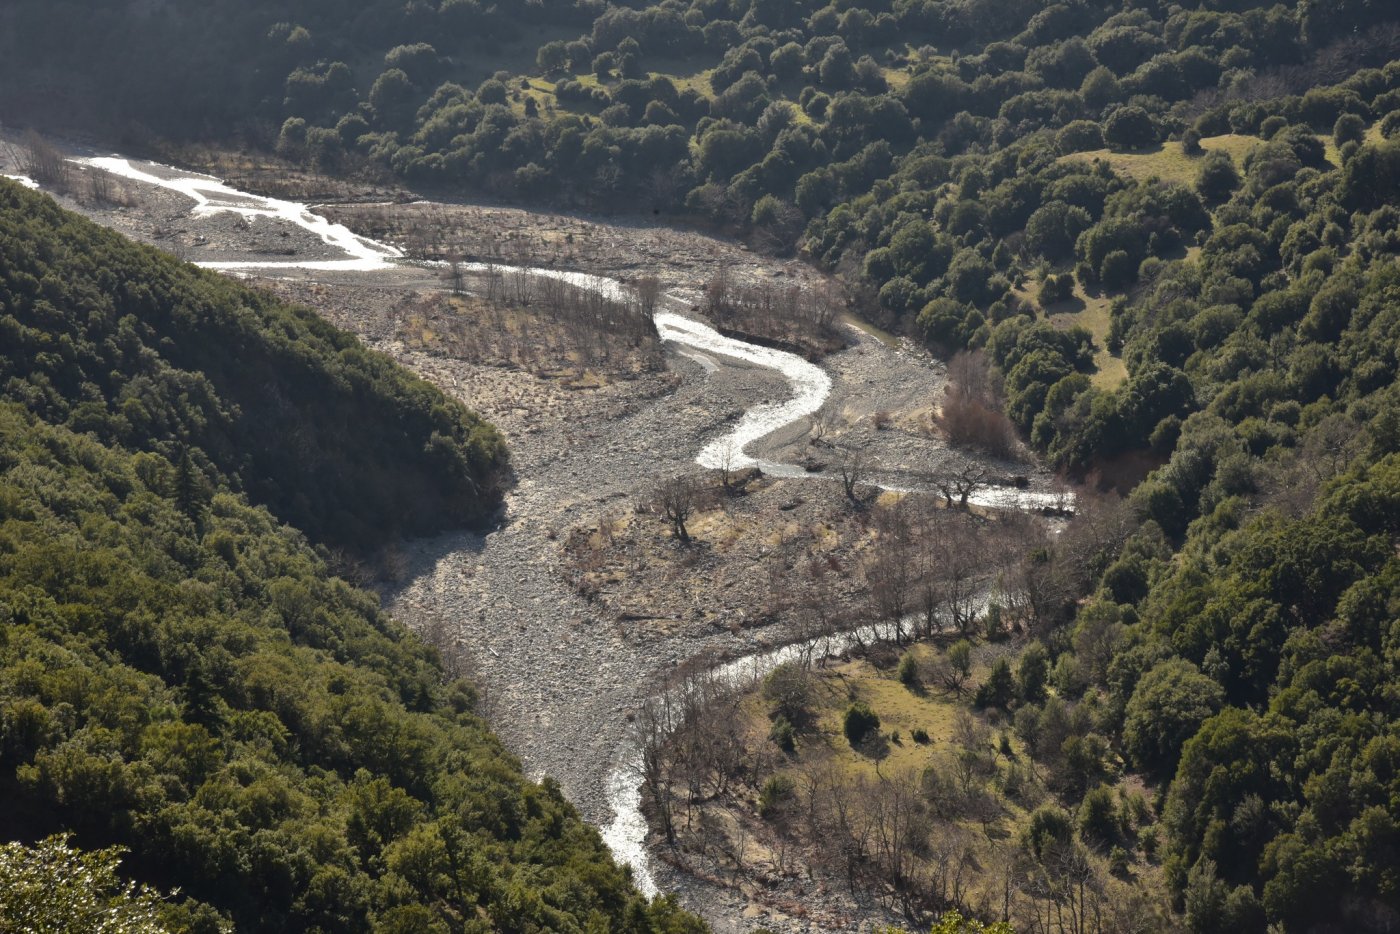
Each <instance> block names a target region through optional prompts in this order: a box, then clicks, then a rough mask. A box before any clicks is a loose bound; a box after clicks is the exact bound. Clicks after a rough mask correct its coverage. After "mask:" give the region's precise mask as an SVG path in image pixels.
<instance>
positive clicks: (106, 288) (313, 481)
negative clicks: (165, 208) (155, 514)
mask: <svg viewBox="0 0 1400 934" xmlns="http://www.w3.org/2000/svg"><path fill="white" fill-rule="evenodd" d="M0 346H3V348H4V355H3V357H0V397H3V398H5V399H10V400H14V401H17V402H20V403H22V404H23V405H25V406H26V407H27V408H29V409H30V410H31V411H32V412H34V413H35V414H36V415H39V416H40V417H41V418H43V419H44V420H45V421H48V422H51V423H54V424H62V425H66V426H68V427H70V428H72V429H74V430H75V431H79V432H87V433H91V434H93V435H94V436H95V437H96V438H98V439H99V440H101V441H103V442H105V443H107V444H111V445H116V446H120V447H125V448H127V449H130V450H144V451H151V452H154V453H158V454H161V455H162V456H164V457H166V458H167V459H170V460H172V461H173V462H177V463H180V464H181V465H182V467H181V469H182V470H183V471H185V472H186V473H188V474H190V475H191V477H192V479H193V481H194V483H195V485H196V486H201V485H204V484H207V483H216V484H223V483H226V484H228V485H230V486H231V487H232V488H234V489H237V490H241V491H244V492H246V493H247V495H248V497H249V498H250V499H251V500H253V501H254V502H257V503H260V504H263V505H266V506H267V507H268V508H269V509H271V510H272V512H273V513H275V514H276V515H277V516H278V517H279V518H280V519H282V520H283V521H285V522H288V523H289V524H291V525H294V526H296V527H297V528H299V529H301V530H302V531H304V532H306V533H307V534H308V535H309V536H310V537H311V538H312V539H313V540H315V541H317V542H322V543H325V544H328V545H332V546H338V547H343V548H352V549H365V548H372V547H374V546H376V545H379V544H382V543H383V542H384V541H385V540H386V539H388V538H391V537H392V536H394V535H398V534H425V533H429V532H433V531H436V530H438V529H441V528H446V527H451V526H460V525H463V524H468V523H472V522H475V521H479V520H481V519H482V518H484V517H486V516H488V515H490V514H492V513H493V512H494V511H495V510H496V508H497V507H498V505H499V502H500V499H499V497H500V484H501V481H502V478H503V474H504V471H505V470H506V451H505V445H504V443H503V442H502V440H501V438H500V437H499V435H497V433H496V432H495V430H494V429H493V428H492V427H491V426H490V425H488V424H486V423H485V422H483V421H481V420H480V419H479V418H477V417H476V416H475V415H473V414H471V413H470V412H467V411H465V410H464V409H462V408H461V407H460V406H457V405H452V404H449V403H448V402H447V400H446V399H445V398H444V397H443V396H442V394H441V393H440V392H438V391H437V390H436V389H434V388H432V387H431V386H429V385H428V384H427V383H425V382H424V381H422V380H420V379H417V378H415V377H413V376H411V375H410V374H409V373H407V372H406V371H404V370H403V369H401V368H399V367H397V366H395V365H394V364H393V363H392V362H391V361H390V360H389V359H388V358H387V357H385V356H383V355H380V354H376V353H372V352H370V351H368V350H366V349H365V348H364V347H363V345H361V344H360V342H359V341H358V340H357V339H356V338H354V337H352V336H351V335H349V334H346V333H343V332H340V331H338V330H336V329H335V328H333V327H331V326H330V325H328V324H326V323H325V322H324V321H322V320H321V319H320V318H319V317H317V316H316V315H315V313H313V312H311V311H310V310H308V309H298V308H293V307H289V306H286V305H282V304H280V303H278V302H276V301H273V300H271V299H269V298H268V297H266V296H265V295H262V294H259V293H257V292H254V291H251V290H249V289H247V288H245V287H242V286H239V285H237V284H235V283H233V282H231V281H230V280H228V279H226V278H224V277H221V276H218V275H215V274H212V273H205V272H200V271H198V270H196V269H194V268H193V267H191V266H188V265H186V264H182V263H179V262H177V261H175V260H174V259H172V258H171V257H169V256H165V255H163V254H161V253H159V252H157V251H155V250H152V249H149V248H145V247H141V246H137V245H136V244H133V243H131V242H129V241H127V240H126V239H124V238H123V237H121V236H120V235H118V234H114V233H112V232H110V231H106V230H103V229H101V228H99V227H97V226H96V225H94V224H91V223H88V222H87V221H84V220H82V219H81V218H79V217H77V216H76V215H72V214H68V213H65V212H64V211H62V210H61V209H60V208H59V207H58V206H57V205H56V204H55V203H54V202H53V201H52V199H49V198H47V197H44V196H42V195H37V194H35V193H33V192H30V191H27V190H25V189H23V188H22V187H20V186H19V185H17V184H14V183H12V182H0Z"/></svg>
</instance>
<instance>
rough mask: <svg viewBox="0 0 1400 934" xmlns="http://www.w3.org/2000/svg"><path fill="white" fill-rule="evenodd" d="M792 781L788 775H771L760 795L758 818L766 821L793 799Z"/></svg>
mask: <svg viewBox="0 0 1400 934" xmlns="http://www.w3.org/2000/svg"><path fill="white" fill-rule="evenodd" d="M794 787H795V786H794V785H793V783H792V779H790V778H788V777H787V776H786V775H770V776H768V780H767V781H766V782H764V783H763V788H762V789H760V790H759V793H758V816H759V817H762V818H763V819H764V820H767V819H768V818H770V817H772V816H773V815H774V814H775V813H777V810H778V807H779V806H780V805H781V804H782V803H783V802H784V801H786V800H788V799H789V798H791V797H792V792H793V789H794Z"/></svg>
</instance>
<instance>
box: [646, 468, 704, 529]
mask: <svg viewBox="0 0 1400 934" xmlns="http://www.w3.org/2000/svg"><path fill="white" fill-rule="evenodd" d="M698 494H699V490H698V489H697V488H696V485H695V481H694V480H693V479H691V478H690V477H672V478H671V479H669V480H663V481H662V482H661V484H660V485H659V486H658V487H657V488H656V493H655V504H656V509H657V511H659V512H660V513H661V515H662V516H663V517H664V518H665V519H666V521H667V522H669V523H671V531H672V533H673V534H674V535H675V536H676V538H677V539H678V540H679V541H680V542H681V544H687V545H688V544H690V531H689V530H688V529H687V528H686V525H685V524H686V522H687V521H688V520H689V519H690V516H691V514H692V513H694V512H695V506H696V503H697V501H698V499H699V495H698Z"/></svg>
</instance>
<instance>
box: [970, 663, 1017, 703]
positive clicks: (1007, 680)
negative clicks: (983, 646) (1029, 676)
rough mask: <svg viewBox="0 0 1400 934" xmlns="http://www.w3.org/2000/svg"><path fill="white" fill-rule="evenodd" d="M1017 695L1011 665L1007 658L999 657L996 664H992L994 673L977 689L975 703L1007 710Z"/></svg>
mask: <svg viewBox="0 0 1400 934" xmlns="http://www.w3.org/2000/svg"><path fill="white" fill-rule="evenodd" d="M1015 696H1016V682H1015V679H1014V678H1013V677H1012V675H1011V665H1010V664H1009V663H1008V662H1007V661H1006V659H1004V658H999V659H997V660H996V664H994V665H992V673H991V674H990V675H988V676H987V680H986V681H984V682H982V686H981V687H979V688H978V689H977V694H976V696H975V697H974V698H973V703H974V704H976V705H977V706H978V707H981V708H987V707H1000V708H1001V709H1003V710H1005V709H1007V708H1008V707H1010V706H1011V701H1012V699H1013V698H1015Z"/></svg>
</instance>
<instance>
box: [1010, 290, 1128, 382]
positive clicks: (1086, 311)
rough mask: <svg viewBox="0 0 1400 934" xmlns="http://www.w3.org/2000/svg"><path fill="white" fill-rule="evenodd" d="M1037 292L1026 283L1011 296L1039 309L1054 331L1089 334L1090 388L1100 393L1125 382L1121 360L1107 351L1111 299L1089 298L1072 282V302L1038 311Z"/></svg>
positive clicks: (1091, 296) (1124, 372) (1108, 297)
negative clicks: (1091, 343) (1091, 357)
mask: <svg viewBox="0 0 1400 934" xmlns="http://www.w3.org/2000/svg"><path fill="white" fill-rule="evenodd" d="M1038 289H1039V283H1038V282H1028V283H1027V284H1026V285H1024V286H1022V287H1021V288H1019V289H1015V290H1014V292H1015V295H1016V296H1017V297H1018V298H1020V299H1021V300H1023V301H1025V302H1028V303H1030V304H1032V305H1035V306H1036V307H1038V308H1041V310H1042V311H1044V312H1045V315H1046V317H1047V318H1049V320H1050V323H1051V324H1053V325H1054V326H1055V327H1057V328H1061V329H1064V330H1068V329H1069V328H1072V327H1075V326H1076V325H1078V326H1079V327H1082V328H1084V329H1086V330H1087V331H1088V332H1089V333H1090V334H1092V335H1093V337H1094V347H1095V350H1094V375H1093V377H1092V379H1093V383H1094V385H1095V386H1097V387H1099V388H1100V389H1104V390H1111V389H1114V388H1116V387H1118V386H1119V385H1121V384H1122V383H1123V381H1124V380H1126V379H1127V378H1128V369H1127V367H1126V366H1125V365H1124V363H1123V360H1122V358H1120V357H1117V356H1115V355H1114V354H1111V353H1109V351H1108V328H1109V324H1110V323H1111V321H1112V319H1111V317H1110V311H1111V309H1112V306H1113V298H1114V296H1113V295H1090V294H1089V293H1087V292H1085V291H1084V286H1083V285H1081V284H1079V283H1078V282H1076V283H1075V285H1074V297H1073V298H1071V299H1069V300H1068V301H1063V302H1056V303H1055V304H1053V305H1050V306H1049V307H1048V308H1047V307H1042V306H1041V305H1040V301H1039V299H1037V298H1036V292H1037V291H1038Z"/></svg>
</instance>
